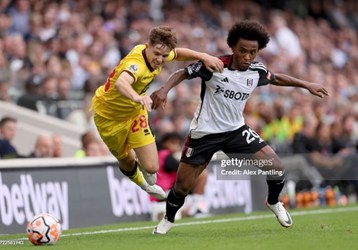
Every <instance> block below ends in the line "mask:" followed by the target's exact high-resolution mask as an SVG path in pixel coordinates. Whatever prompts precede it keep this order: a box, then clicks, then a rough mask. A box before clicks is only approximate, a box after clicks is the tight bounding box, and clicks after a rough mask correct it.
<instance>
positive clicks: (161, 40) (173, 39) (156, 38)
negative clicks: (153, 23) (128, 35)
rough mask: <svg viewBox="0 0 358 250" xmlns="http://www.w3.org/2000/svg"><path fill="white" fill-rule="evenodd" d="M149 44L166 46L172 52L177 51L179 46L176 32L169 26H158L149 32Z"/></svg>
mask: <svg viewBox="0 0 358 250" xmlns="http://www.w3.org/2000/svg"><path fill="white" fill-rule="evenodd" d="M149 44H150V45H156V44H164V45H166V46H167V47H168V48H169V49H170V50H172V49H175V48H176V46H177V44H178V38H177V35H176V33H175V31H174V30H173V29H172V28H171V27H169V26H165V25H162V26H157V27H154V28H152V29H151V30H150V32H149Z"/></svg>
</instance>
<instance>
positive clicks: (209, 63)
mask: <svg viewBox="0 0 358 250" xmlns="http://www.w3.org/2000/svg"><path fill="white" fill-rule="evenodd" d="M202 62H203V63H204V65H205V67H206V68H207V69H208V70H209V71H210V72H214V71H218V72H222V71H223V70H224V63H223V62H222V61H221V60H220V59H219V58H217V57H215V56H211V55H209V54H205V53H204V55H203V58H202Z"/></svg>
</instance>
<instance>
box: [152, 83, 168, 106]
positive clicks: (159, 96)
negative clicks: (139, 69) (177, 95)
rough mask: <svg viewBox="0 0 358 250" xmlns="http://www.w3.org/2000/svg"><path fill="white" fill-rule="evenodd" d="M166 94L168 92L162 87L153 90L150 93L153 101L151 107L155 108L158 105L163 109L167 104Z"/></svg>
mask: <svg viewBox="0 0 358 250" xmlns="http://www.w3.org/2000/svg"><path fill="white" fill-rule="evenodd" d="M167 94H168V93H167V92H166V91H164V89H163V88H160V89H158V90H156V91H154V92H153V93H152V94H151V95H150V98H151V99H152V101H153V103H152V109H157V108H158V107H160V106H161V107H162V108H163V109H164V108H165V105H166V104H167Z"/></svg>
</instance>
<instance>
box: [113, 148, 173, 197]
mask: <svg viewBox="0 0 358 250" xmlns="http://www.w3.org/2000/svg"><path fill="white" fill-rule="evenodd" d="M119 165H120V168H119V169H120V170H121V172H122V173H123V174H124V175H126V176H128V177H129V179H130V180H131V181H133V182H134V183H136V184H137V185H138V186H139V187H140V188H141V189H143V190H144V191H146V192H147V193H148V194H150V195H152V196H153V197H155V198H157V199H159V200H164V199H165V198H166V194H165V192H164V190H163V189H162V188H161V187H160V186H158V185H155V184H154V185H150V184H148V182H147V181H146V179H145V178H144V177H143V173H142V172H141V171H140V169H139V166H138V162H137V160H136V154H135V152H134V151H133V150H130V151H129V152H128V156H127V157H125V158H123V159H121V160H119Z"/></svg>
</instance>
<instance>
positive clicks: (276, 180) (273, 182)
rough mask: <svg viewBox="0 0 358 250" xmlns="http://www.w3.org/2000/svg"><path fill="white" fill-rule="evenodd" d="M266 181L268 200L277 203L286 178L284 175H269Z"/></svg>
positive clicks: (271, 203) (270, 202)
mask: <svg viewBox="0 0 358 250" xmlns="http://www.w3.org/2000/svg"><path fill="white" fill-rule="evenodd" d="M266 182H267V185H268V195H267V202H268V203H269V204H270V205H273V204H276V203H277V202H278V198H279V196H280V193H281V191H282V189H283V186H284V185H285V178H284V176H278V177H269V178H267V180H266Z"/></svg>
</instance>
